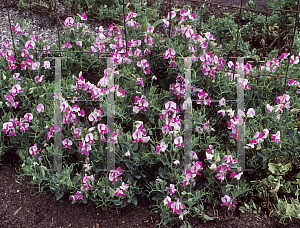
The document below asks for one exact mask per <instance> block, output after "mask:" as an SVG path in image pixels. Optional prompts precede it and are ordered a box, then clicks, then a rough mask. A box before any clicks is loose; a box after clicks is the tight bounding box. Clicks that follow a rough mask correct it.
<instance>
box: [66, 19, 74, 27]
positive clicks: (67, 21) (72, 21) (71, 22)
mask: <svg viewBox="0 0 300 228" xmlns="http://www.w3.org/2000/svg"><path fill="white" fill-rule="evenodd" d="M69 25H74V19H73V18H72V17H67V18H66V20H65V21H64V26H65V27H67V26H69Z"/></svg>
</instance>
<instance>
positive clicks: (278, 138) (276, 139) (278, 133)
mask: <svg viewBox="0 0 300 228" xmlns="http://www.w3.org/2000/svg"><path fill="white" fill-rule="evenodd" d="M271 136H272V138H273V141H274V142H277V143H278V142H280V131H277V133H276V134H275V135H274V134H271Z"/></svg>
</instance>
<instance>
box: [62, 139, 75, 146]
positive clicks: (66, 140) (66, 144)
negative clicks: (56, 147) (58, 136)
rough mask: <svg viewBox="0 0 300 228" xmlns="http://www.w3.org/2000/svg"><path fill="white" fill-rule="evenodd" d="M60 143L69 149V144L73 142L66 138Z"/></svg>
mask: <svg viewBox="0 0 300 228" xmlns="http://www.w3.org/2000/svg"><path fill="white" fill-rule="evenodd" d="M62 144H63V148H66V147H68V148H69V149H71V147H70V146H71V145H72V144H73V142H72V141H71V140H70V139H68V138H66V139H64V140H63V141H62Z"/></svg>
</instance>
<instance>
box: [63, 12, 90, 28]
mask: <svg viewBox="0 0 300 228" xmlns="http://www.w3.org/2000/svg"><path fill="white" fill-rule="evenodd" d="M77 15H78V16H79V17H80V19H81V20H84V21H85V20H86V19H87V17H86V15H85V12H83V14H82V16H81V15H80V14H77ZM65 27H66V26H65Z"/></svg>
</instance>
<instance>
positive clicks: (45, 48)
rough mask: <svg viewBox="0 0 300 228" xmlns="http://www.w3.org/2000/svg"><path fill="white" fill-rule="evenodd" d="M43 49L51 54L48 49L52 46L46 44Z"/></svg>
mask: <svg viewBox="0 0 300 228" xmlns="http://www.w3.org/2000/svg"><path fill="white" fill-rule="evenodd" d="M43 50H44V53H45V54H47V53H49V54H50V55H51V51H48V50H50V46H49V45H45V47H44V48H43Z"/></svg>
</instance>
